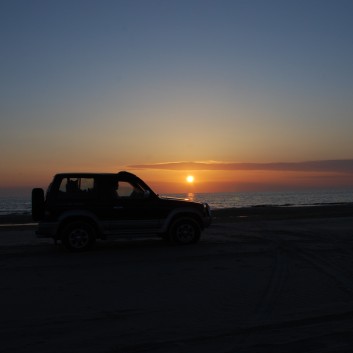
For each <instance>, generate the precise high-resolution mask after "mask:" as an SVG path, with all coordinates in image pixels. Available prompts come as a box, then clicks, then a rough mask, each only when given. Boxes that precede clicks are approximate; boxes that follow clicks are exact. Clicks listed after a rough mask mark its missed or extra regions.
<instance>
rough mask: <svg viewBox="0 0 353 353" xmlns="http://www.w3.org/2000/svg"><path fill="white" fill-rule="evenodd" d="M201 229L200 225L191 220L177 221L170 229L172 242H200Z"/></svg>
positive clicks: (180, 243) (181, 243)
mask: <svg viewBox="0 0 353 353" xmlns="http://www.w3.org/2000/svg"><path fill="white" fill-rule="evenodd" d="M200 236H201V229H200V226H199V224H198V223H197V222H196V221H195V220H193V219H191V218H181V219H178V220H176V221H175V222H174V223H173V224H172V226H171V228H170V235H169V237H170V240H171V242H172V243H174V244H179V245H188V244H195V243H197V242H198V241H199V240H200Z"/></svg>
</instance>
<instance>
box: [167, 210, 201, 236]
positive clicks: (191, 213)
mask: <svg viewBox="0 0 353 353" xmlns="http://www.w3.org/2000/svg"><path fill="white" fill-rule="evenodd" d="M181 219H190V220H192V221H194V222H195V223H196V224H197V225H198V226H199V228H200V230H203V228H204V227H203V222H202V216H201V215H200V214H199V213H198V212H196V211H195V210H193V209H180V210H175V211H173V212H172V213H171V214H170V215H169V216H168V217H167V219H166V220H165V222H164V224H163V227H162V232H168V231H169V230H170V228H171V227H172V225H173V224H174V223H175V222H176V221H178V220H181Z"/></svg>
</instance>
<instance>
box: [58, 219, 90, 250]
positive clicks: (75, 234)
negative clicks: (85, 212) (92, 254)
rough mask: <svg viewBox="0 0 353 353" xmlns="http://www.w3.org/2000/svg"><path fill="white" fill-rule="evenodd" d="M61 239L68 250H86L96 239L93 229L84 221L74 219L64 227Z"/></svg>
mask: <svg viewBox="0 0 353 353" xmlns="http://www.w3.org/2000/svg"><path fill="white" fill-rule="evenodd" d="M61 240H62V243H63V244H64V246H65V247H66V248H67V249H68V250H70V251H76V252H79V251H86V250H89V249H91V248H92V247H93V245H94V243H95V241H96V234H95V229H94V228H93V226H92V225H91V224H89V223H87V222H84V221H75V222H72V223H69V224H68V225H67V226H65V227H64V229H63V231H62V234H61Z"/></svg>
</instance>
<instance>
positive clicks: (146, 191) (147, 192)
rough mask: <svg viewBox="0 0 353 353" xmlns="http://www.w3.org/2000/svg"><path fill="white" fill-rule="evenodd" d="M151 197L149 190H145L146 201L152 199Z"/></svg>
mask: <svg viewBox="0 0 353 353" xmlns="http://www.w3.org/2000/svg"><path fill="white" fill-rule="evenodd" d="M150 195H151V193H150V191H149V190H145V191H144V192H143V198H144V199H148V198H149V197H150Z"/></svg>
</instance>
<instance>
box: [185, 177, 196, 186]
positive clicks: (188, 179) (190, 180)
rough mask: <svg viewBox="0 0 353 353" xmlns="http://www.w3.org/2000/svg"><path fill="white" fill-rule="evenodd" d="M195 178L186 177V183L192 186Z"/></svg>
mask: <svg viewBox="0 0 353 353" xmlns="http://www.w3.org/2000/svg"><path fill="white" fill-rule="evenodd" d="M194 180H195V178H194V177H193V176H192V175H188V176H187V177H186V181H187V182H188V183H189V184H192V183H193V182H194Z"/></svg>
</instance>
